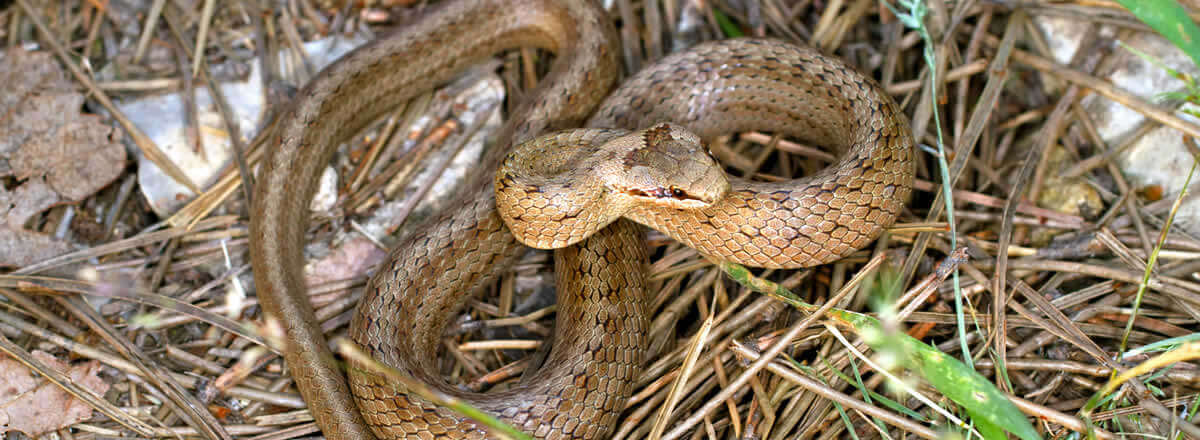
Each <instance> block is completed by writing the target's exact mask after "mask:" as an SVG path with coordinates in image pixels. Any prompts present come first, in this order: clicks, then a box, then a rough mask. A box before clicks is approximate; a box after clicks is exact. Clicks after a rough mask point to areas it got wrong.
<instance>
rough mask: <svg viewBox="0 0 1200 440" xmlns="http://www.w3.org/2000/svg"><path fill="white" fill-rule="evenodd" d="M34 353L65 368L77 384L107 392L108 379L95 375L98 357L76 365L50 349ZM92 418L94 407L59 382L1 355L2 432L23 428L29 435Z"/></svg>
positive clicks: (58, 366) (0, 429)
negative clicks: (60, 359) (50, 380)
mask: <svg viewBox="0 0 1200 440" xmlns="http://www.w3.org/2000/svg"><path fill="white" fill-rule="evenodd" d="M33 357H35V358H37V359H38V360H39V361H41V362H42V363H44V364H46V365H47V366H49V367H51V368H54V369H55V370H58V371H65V372H66V374H67V376H69V377H70V378H71V380H72V381H73V382H75V383H76V384H78V385H80V386H82V387H84V388H87V389H89V390H92V391H93V392H95V393H96V394H98V395H104V393H106V392H108V386H109V385H108V383H107V382H105V381H104V380H103V379H100V377H99V376H97V375H96V373H97V372H99V371H100V363H99V362H97V361H91V362H85V363H82V364H79V365H75V366H73V367H69V369H68V366H67V364H65V363H63V362H62V361H59V360H58V359H55V358H54V356H51V355H50V354H49V353H46V352H43V351H34V352H33ZM90 418H92V407H91V406H88V405H87V404H86V403H84V402H83V401H82V400H79V399H76V398H75V397H74V396H72V395H70V394H68V393H67V392H66V391H63V389H62V388H59V387H58V386H57V385H54V384H52V383H50V382H47V381H44V380H38V379H37V378H35V377H34V376H33V372H32V371H30V370H29V368H27V367H25V364H22V363H21V362H19V361H17V360H16V359H12V358H9V357H3V358H0V432H9V431H20V432H23V433H25V434H26V435H28V436H30V437H37V436H40V435H42V434H44V433H47V432H50V431H54V430H57V429H61V428H65V427H68V426H71V425H73V424H76V423H79V422H82V421H84V420H88V419H90Z"/></svg>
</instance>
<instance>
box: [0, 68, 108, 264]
mask: <svg viewBox="0 0 1200 440" xmlns="http://www.w3.org/2000/svg"><path fill="white" fill-rule="evenodd" d="M0 59H3V62H0V84H4V87H3V88H0V176H11V177H14V178H16V179H17V182H19V184H18V185H17V186H16V187H15V188H13V189H11V190H9V189H6V188H0V216H3V217H0V219H2V221H0V266H24V265H28V264H32V263H35V262H38V261H41V260H45V259H47V258H51V257H55V256H58V255H60V254H63V253H65V252H69V251H70V250H71V246H70V244H69V243H66V242H63V241H60V240H56V239H54V238H52V237H50V236H47V235H45V234H41V233H39V232H35V231H30V230H28V229H25V224H26V223H27V222H28V221H29V220H30V219H31V218H33V217H34V216H35V215H37V214H38V213H40V212H42V211H44V210H46V209H48V208H50V207H51V206H54V205H56V204H62V203H76V202H79V201H80V200H83V199H84V198H86V197H88V196H90V195H92V194H94V193H95V192H96V191H99V190H100V189H101V188H103V187H105V186H107V185H108V184H110V183H112V182H113V180H116V178H117V177H118V176H120V174H121V171H122V170H123V169H124V167H125V148H124V147H122V146H121V143H120V132H119V131H116V130H113V128H112V127H110V126H108V125H105V124H103V123H101V122H100V119H99V118H98V117H96V116H94V115H83V114H81V113H80V111H81V109H82V107H83V101H84V98H83V95H81V94H79V93H78V92H76V91H75V87H74V85H73V84H72V83H71V82H70V81H69V80H67V76H66V74H65V73H64V72H63V71H62V68H61V67H60V66H59V64H58V63H57V62H56V61H55V60H54V58H53V57H52V56H51V55H50V54H48V53H45V52H25V51H23V50H20V49H14V50H11V51H9V52H8V53H7V54H6V55H5V56H4V57H3V58H0Z"/></svg>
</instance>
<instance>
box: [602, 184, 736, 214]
mask: <svg viewBox="0 0 1200 440" xmlns="http://www.w3.org/2000/svg"><path fill="white" fill-rule="evenodd" d="M621 192H623V193H625V194H626V195H628V196H630V197H636V198H640V199H649V200H650V201H651V202H652V203H655V204H659V205H667V206H672V207H676V208H682V209H696V208H704V207H708V206H711V205H712V204H713V203H715V202H716V201H715V200H707V199H706V198H704V197H701V196H697V195H693V194H691V193H689V192H687V191H686V190H684V189H682V188H679V187H674V186H672V187H670V188H661V187H660V188H653V189H649V190H646V189H641V188H622V189H621Z"/></svg>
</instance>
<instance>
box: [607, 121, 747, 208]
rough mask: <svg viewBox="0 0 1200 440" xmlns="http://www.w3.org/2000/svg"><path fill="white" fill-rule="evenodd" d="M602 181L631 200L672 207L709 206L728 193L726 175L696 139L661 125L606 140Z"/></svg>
mask: <svg viewBox="0 0 1200 440" xmlns="http://www.w3.org/2000/svg"><path fill="white" fill-rule="evenodd" d="M602 150H607V151H609V152H610V153H609V154H611V156H610V157H611V159H612V160H610V161H609V163H610V164H611V165H609V166H608V167H606V168H609V169H610V170H615V171H608V170H606V172H605V173H603V175H604V182H605V185H606V186H607V188H608V189H609V190H610V191H611V192H612V194H613V195H615V196H618V197H622V198H625V199H627V200H628V201H629V202H630V203H632V204H641V205H647V204H649V205H652V206H662V207H669V208H675V209H700V208H706V207H709V206H712V205H713V204H715V203H717V201H719V200H721V199H722V198H724V197H725V194H726V193H727V192H729V179H728V178H727V177H726V176H725V172H724V170H722V169H721V165H720V164H718V163H717V161H716V160H714V159H713V158H712V156H711V155H709V153H708V149H707V148H705V147H704V144H703V143H701V142H700V137H699V136H696V135H695V134H694V133H692V132H690V131H688V130H686V129H684V128H683V127H682V126H679V125H675V124H670V123H661V124H657V125H655V126H653V127H650V128H647V129H645V130H641V131H638V132H634V133H631V134H629V135H627V136H621V137H618V138H616V139H613V140H611V141H609V142H608V143H607V144H606V145H605V146H604V147H603V148H602Z"/></svg>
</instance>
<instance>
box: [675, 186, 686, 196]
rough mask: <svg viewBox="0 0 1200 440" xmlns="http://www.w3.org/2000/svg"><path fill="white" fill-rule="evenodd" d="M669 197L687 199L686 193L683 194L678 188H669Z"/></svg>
mask: <svg viewBox="0 0 1200 440" xmlns="http://www.w3.org/2000/svg"><path fill="white" fill-rule="evenodd" d="M671 195H672V196H675V198H677V199H682V198H684V197H687V193H686V192H684V191H683V190H682V189H679V187H676V186H672V187H671Z"/></svg>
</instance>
